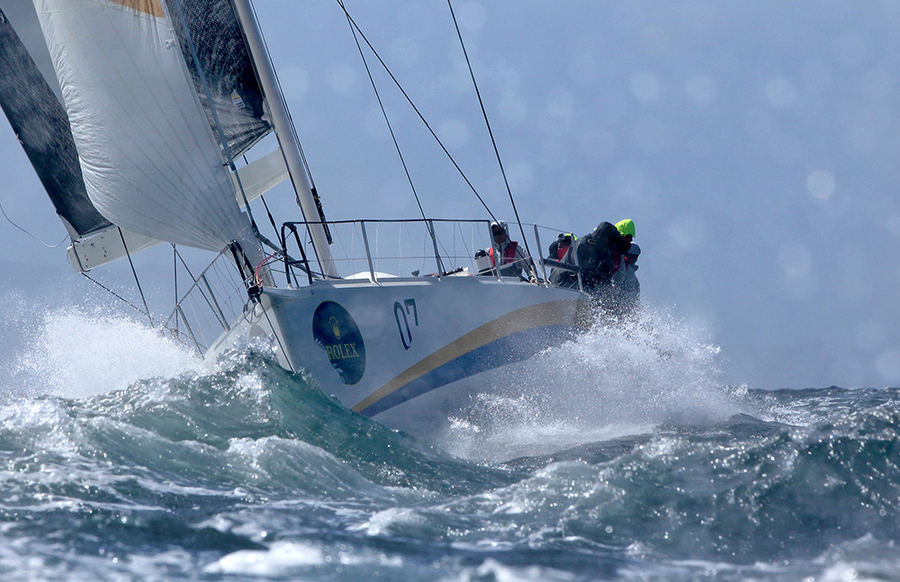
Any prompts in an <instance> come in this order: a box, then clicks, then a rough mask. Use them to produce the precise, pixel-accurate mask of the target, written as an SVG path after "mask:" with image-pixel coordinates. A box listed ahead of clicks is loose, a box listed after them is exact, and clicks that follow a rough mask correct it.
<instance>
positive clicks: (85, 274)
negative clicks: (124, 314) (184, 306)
mask: <svg viewBox="0 0 900 582" xmlns="http://www.w3.org/2000/svg"><path fill="white" fill-rule="evenodd" d="M81 276H82V277H84V278H85V279H87V280H88V281H90V282H91V283H93V284H94V285H96V286H98V287H100V288H101V289H103V290H104V291H106V292H107V293H109V294H110V295H112V296H113V297H115V298H116V299H119V300H120V301H122V302H123V303H125V304H126V305H128V306H129V307H131V308H132V309H134V310H135V311H137V312H138V313H140V314H141V315H145V316H147V317H150V314H149V313H147V312H144V311H141V308H140V307H138V306H137V305H135V304H134V303H132V302H131V301H129V300H128V299H125V298H124V297H122V296H121V295H119V294H118V293H116V292H115V291H113V290H112V289H110V288H109V287H107V286H106V285H104V284H103V283H101V282H100V281H98V280H97V279H94V278H93V277H91V276H90V275H88V274H87V272H86V271H82V272H81Z"/></svg>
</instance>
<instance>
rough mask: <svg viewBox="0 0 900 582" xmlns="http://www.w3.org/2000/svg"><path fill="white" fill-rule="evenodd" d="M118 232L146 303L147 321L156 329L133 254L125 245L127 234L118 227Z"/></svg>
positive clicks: (139, 290)
mask: <svg viewBox="0 0 900 582" xmlns="http://www.w3.org/2000/svg"><path fill="white" fill-rule="evenodd" d="M116 230H118V231H119V237H120V238H121V239H122V248H124V249H125V256H126V257H128V264H129V265H131V274H132V275H134V283H135V284H136V285H137V288H138V292H139V293H140V294H141V301H143V302H144V310H145V311H146V313H147V319H149V320H150V327H154V324H153V315H152V314H151V313H150V306H149V305H147V298H146V297H144V290H143V289H142V288H141V280H140V279H138V274H137V270H135V268H134V262H133V261H132V260H131V253H130V252H129V251H128V245H127V244H125V233H123V232H122V229H121V228H119V227H118V226H117V227H116Z"/></svg>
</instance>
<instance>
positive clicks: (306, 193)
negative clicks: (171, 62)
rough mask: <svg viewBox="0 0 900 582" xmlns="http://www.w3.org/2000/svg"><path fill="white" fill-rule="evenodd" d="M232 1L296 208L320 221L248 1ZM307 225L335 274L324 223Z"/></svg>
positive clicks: (326, 268) (325, 269)
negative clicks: (282, 158) (268, 114)
mask: <svg viewBox="0 0 900 582" xmlns="http://www.w3.org/2000/svg"><path fill="white" fill-rule="evenodd" d="M232 2H233V5H234V10H235V14H236V15H237V18H238V21H239V22H240V24H241V28H242V29H243V31H244V35H245V37H246V39H247V47H248V48H249V49H250V55H251V57H252V58H253V64H254V65H255V67H256V72H257V74H258V75H259V82H260V85H262V89H263V93H264V94H265V95H266V97H267V99H266V101H267V103H268V104H269V110H270V113H271V114H272V125H273V127H274V128H275V136H276V137H277V138H278V144H279V146H280V147H281V153H282V155H283V156H284V161H285V165H286V166H287V169H288V175H289V176H290V178H291V184H293V187H294V192H295V193H296V194H297V202H299V204H300V211H301V212H302V213H303V218H304V219H305V220H306V221H307V222H318V221H323V220H324V217H323V216H322V215H321V214H320V212H319V207H318V205H317V204H316V200H315V197H314V196H313V193H312V186H311V185H310V183H309V177H308V176H307V173H306V167H305V166H304V164H303V159H302V157H301V156H300V142H299V140H298V139H297V134H296V133H295V132H294V126H293V124H292V123H291V118H290V115H289V114H288V109H287V104H286V103H285V101H284V95H282V93H281V89H280V88H279V86H278V79H277V77H276V76H275V69H274V67H273V66H272V62H271V61H270V60H269V57H268V53H267V52H266V48H265V43H264V42H263V37H262V31H261V30H260V28H259V23H258V22H257V21H256V15H255V13H254V12H253V7H252V6H251V5H250V0H232ZM307 228H308V230H309V234H310V237H311V238H312V244H313V249H314V250H315V252H316V257H317V258H318V260H319V265H320V266H321V267H322V273H323V274H324V275H326V276H328V277H338V274H337V269H336V268H335V265H334V262H333V261H332V259H331V248H330V247H329V246H328V237H327V235H326V234H325V226H324V225H323V224H309V225H307Z"/></svg>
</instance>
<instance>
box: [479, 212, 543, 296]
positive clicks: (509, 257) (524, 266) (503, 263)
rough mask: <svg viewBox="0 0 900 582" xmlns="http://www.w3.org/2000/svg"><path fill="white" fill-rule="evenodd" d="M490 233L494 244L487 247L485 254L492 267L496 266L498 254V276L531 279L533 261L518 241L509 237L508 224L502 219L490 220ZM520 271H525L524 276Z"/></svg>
mask: <svg viewBox="0 0 900 582" xmlns="http://www.w3.org/2000/svg"><path fill="white" fill-rule="evenodd" d="M491 235H492V236H493V237H494V244H492V245H491V247H490V248H489V249H488V251H487V254H488V256H489V257H490V259H491V266H492V267H496V266H497V258H496V255H498V254H499V255H500V276H501V277H520V278H522V279H523V280H525V281H529V280H531V279H533V278H534V277H533V275H532V273H533V272H534V262H533V261H532V260H531V257H529V256H528V253H527V252H525V250H524V249H523V248H522V247H521V246H520V245H519V243H517V242H516V241H514V240H510V239H509V226H508V225H507V224H506V222H505V221H503V220H499V221H496V222H492V223H491ZM522 271H524V272H525V276H524V277H523V276H522Z"/></svg>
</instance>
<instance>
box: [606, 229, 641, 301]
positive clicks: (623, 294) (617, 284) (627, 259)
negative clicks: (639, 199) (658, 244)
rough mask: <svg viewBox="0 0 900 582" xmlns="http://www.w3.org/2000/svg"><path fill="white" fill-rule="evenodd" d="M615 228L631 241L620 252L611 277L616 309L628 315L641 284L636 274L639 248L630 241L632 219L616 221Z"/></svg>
mask: <svg viewBox="0 0 900 582" xmlns="http://www.w3.org/2000/svg"><path fill="white" fill-rule="evenodd" d="M616 229H617V230H618V231H619V234H621V235H622V237H623V238H624V239H626V240H627V241H628V242H629V243H631V244H630V246H629V247H628V250H626V251H625V252H624V253H623V254H622V256H621V259H620V261H619V265H618V268H617V269H616V272H615V273H614V274H613V278H612V285H613V289H614V292H615V300H616V305H617V309H618V311H619V312H620V313H621V314H622V315H628V314H631V313H633V312H634V310H635V309H636V308H637V306H638V302H639V300H640V295H641V284H640V282H639V281H638V278H637V274H636V271H637V269H638V265H637V260H638V257H639V256H640V254H641V248H640V247H639V246H638V245H636V244H635V243H634V242H632V241H633V240H634V236H635V228H634V221H633V220H631V219H630V218H628V219H625V220H621V221H619V222H617V223H616Z"/></svg>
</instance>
